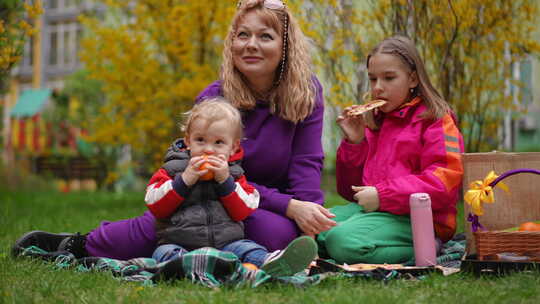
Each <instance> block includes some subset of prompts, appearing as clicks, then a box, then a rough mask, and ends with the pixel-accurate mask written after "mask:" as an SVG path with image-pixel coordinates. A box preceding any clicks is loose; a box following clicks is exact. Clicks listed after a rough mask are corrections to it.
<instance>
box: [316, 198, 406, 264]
mask: <svg viewBox="0 0 540 304" xmlns="http://www.w3.org/2000/svg"><path fill="white" fill-rule="evenodd" d="M330 211H331V212H332V213H334V214H335V215H336V217H335V218H334V220H335V221H336V222H337V223H338V225H337V226H335V227H334V228H332V229H330V230H328V231H325V232H322V233H321V234H319V235H318V236H317V243H318V245H319V256H320V257H322V258H331V259H333V260H335V261H336V262H338V263H340V264H342V263H347V264H357V263H372V264H382V263H389V264H393V263H402V262H406V261H408V260H410V259H411V258H413V257H414V248H413V240H412V231H411V221H410V219H409V217H408V216H400V215H394V214H390V213H385V212H371V213H365V212H364V209H363V207H361V206H359V205H358V204H356V203H349V204H347V205H343V206H337V207H334V208H331V209H330Z"/></svg>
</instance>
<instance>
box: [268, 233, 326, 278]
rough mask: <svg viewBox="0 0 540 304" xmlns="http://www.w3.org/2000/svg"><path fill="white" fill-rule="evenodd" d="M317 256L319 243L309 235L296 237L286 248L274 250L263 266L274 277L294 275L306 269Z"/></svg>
mask: <svg viewBox="0 0 540 304" xmlns="http://www.w3.org/2000/svg"><path fill="white" fill-rule="evenodd" d="M316 256H317V243H316V242H315V240H313V239H312V238H311V237H309V236H301V237H298V238H296V239H294V240H293V241H292V242H291V243H290V244H289V246H287V248H285V249H284V250H278V251H274V252H272V253H269V254H268V257H267V258H266V260H265V261H264V264H263V265H262V266H261V270H264V271H265V272H266V273H267V274H269V275H271V276H273V277H284V276H292V275H294V274H296V273H298V272H300V271H303V270H304V269H306V268H307V267H308V266H309V264H310V263H311V261H313V260H314V259H315V257H316Z"/></svg>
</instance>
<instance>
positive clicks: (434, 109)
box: [366, 35, 451, 129]
mask: <svg viewBox="0 0 540 304" xmlns="http://www.w3.org/2000/svg"><path fill="white" fill-rule="evenodd" d="M376 54H391V55H394V56H396V57H397V58H399V59H400V60H401V61H402V62H403V63H404V64H405V66H406V67H408V68H409V69H410V71H411V72H416V76H417V77H418V85H417V86H416V87H415V88H414V89H413V91H412V93H411V99H413V98H414V97H416V96H420V97H421V98H422V100H423V102H424V103H425V104H426V106H427V108H428V110H427V111H426V113H424V114H422V117H423V118H427V119H438V118H441V117H443V116H444V115H446V114H447V113H449V112H451V108H450V106H449V105H448V103H447V102H446V100H444V98H443V97H442V96H441V94H439V92H438V91H437V89H435V87H434V86H433V85H432V84H431V81H430V79H429V76H428V74H427V72H426V68H425V66H424V62H423V61H422V58H421V57H420V54H419V53H418V50H417V49H416V47H415V45H414V42H413V41H412V40H411V39H409V38H408V37H405V36H400V35H397V36H392V37H389V38H386V39H384V40H383V41H381V42H380V43H379V44H378V45H377V46H375V47H374V48H373V49H372V50H371V52H370V53H369V54H368V56H367V60H366V66H367V67H368V68H369V60H370V59H371V57H372V56H374V55H376ZM366 120H367V123H368V126H369V127H370V128H372V129H378V124H377V123H376V122H375V121H374V118H373V113H370V115H367V116H366Z"/></svg>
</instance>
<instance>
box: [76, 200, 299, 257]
mask: <svg viewBox="0 0 540 304" xmlns="http://www.w3.org/2000/svg"><path fill="white" fill-rule="evenodd" d="M154 222H155V218H154V216H153V215H152V214H151V213H150V212H149V211H146V212H145V213H144V214H143V215H141V216H138V217H135V218H131V219H127V220H120V221H116V222H102V223H101V224H100V225H99V226H98V227H97V228H96V229H94V230H92V231H91V232H90V233H89V234H88V236H87V238H86V250H87V251H88V253H89V254H90V256H96V257H108V258H112V259H119V260H129V259H132V258H139V257H148V258H149V257H151V256H152V253H153V252H154V250H155V249H156V247H157V243H156V241H157V240H156V230H155V225H154ZM244 224H245V232H246V238H247V239H250V240H252V241H254V242H256V243H258V244H260V245H263V246H265V247H266V248H267V249H268V251H270V252H271V251H274V250H278V249H283V248H285V247H286V246H287V245H288V244H289V243H290V242H291V241H292V240H293V239H295V238H296V237H298V235H299V234H300V230H299V229H298V227H297V226H296V224H295V223H294V221H292V220H290V219H289V218H287V217H284V216H282V215H279V214H277V213H273V212H270V211H267V210H263V209H257V210H255V212H253V213H252V214H251V215H250V216H249V217H248V218H247V219H246V220H245V221H244Z"/></svg>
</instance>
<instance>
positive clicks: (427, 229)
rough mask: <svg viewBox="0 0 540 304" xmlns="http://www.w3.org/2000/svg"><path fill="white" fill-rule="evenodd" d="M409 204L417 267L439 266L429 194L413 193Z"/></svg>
mask: <svg viewBox="0 0 540 304" xmlns="http://www.w3.org/2000/svg"><path fill="white" fill-rule="evenodd" d="M409 204H410V207H411V227H412V235H413V244H414V259H415V261H416V266H433V265H435V264H437V256H436V253H435V232H434V230H433V213H432V212H431V199H430V197H429V194H427V193H413V194H411V196H410V198H409Z"/></svg>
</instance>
